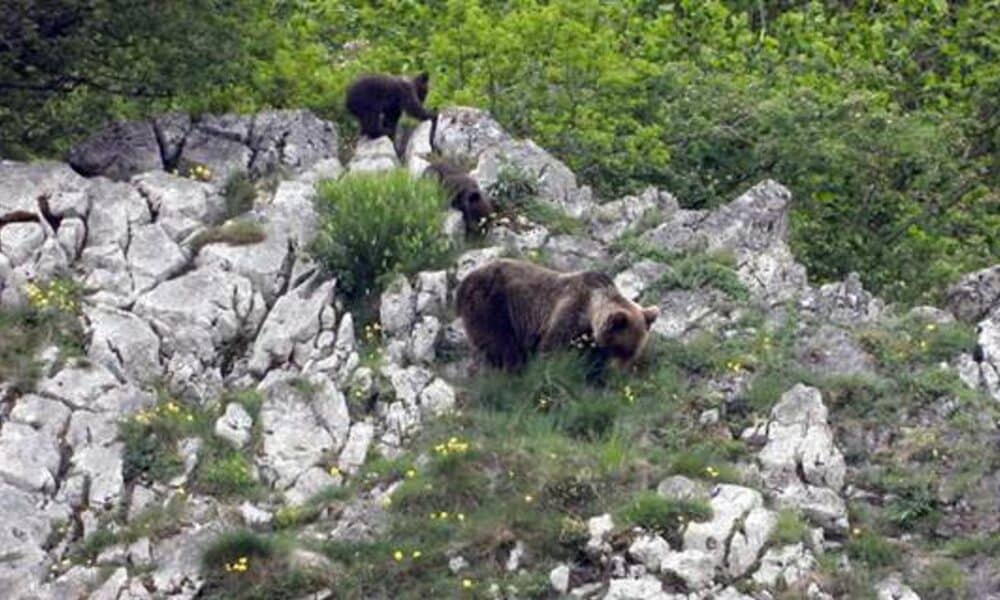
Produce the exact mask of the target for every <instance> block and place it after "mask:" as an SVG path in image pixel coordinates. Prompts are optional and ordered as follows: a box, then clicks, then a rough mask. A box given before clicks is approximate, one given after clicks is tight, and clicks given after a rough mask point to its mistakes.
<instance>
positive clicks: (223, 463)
mask: <svg viewBox="0 0 1000 600" xmlns="http://www.w3.org/2000/svg"><path fill="white" fill-rule="evenodd" d="M191 487H192V490H193V491H195V492H198V493H202V494H208V495H210V496H218V497H222V498H231V497H234V496H237V497H241V498H248V497H256V496H259V495H261V493H262V491H263V489H262V487H261V484H260V482H259V481H257V479H256V478H255V477H254V475H253V465H252V463H251V462H250V459H249V458H248V457H247V455H246V453H245V451H242V450H236V449H234V448H233V447H232V446H231V445H230V444H229V443H228V442H226V441H223V440H220V439H218V438H215V437H212V438H209V439H207V440H205V441H204V444H203V446H202V449H201V453H200V456H199V458H198V466H197V468H196V469H195V471H194V474H193V484H192V486H191Z"/></svg>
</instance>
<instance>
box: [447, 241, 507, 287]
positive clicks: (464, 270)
mask: <svg viewBox="0 0 1000 600" xmlns="http://www.w3.org/2000/svg"><path fill="white" fill-rule="evenodd" d="M503 255H504V250H503V248H500V247H499V246H489V247H487V248H479V249H476V250H469V251H468V252H466V253H464V254H462V255H461V256H459V257H458V260H457V261H456V263H455V280H456V282H461V281H462V280H463V279H465V278H466V276H467V275H468V274H469V273H471V272H473V271H475V270H476V269H478V268H479V267H482V266H484V265H486V264H488V263H491V262H493V261H494V260H497V259H498V258H501V257H503Z"/></svg>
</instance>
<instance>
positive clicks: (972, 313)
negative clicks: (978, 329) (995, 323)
mask: <svg viewBox="0 0 1000 600" xmlns="http://www.w3.org/2000/svg"><path fill="white" fill-rule="evenodd" d="M947 293H948V299H947V308H948V310H950V311H951V312H952V313H954V315H955V316H956V317H958V318H959V319H962V320H963V321H966V322H968V323H975V322H977V321H979V320H981V319H984V318H986V316H987V315H990V314H992V313H996V312H997V309H1000V264H998V265H993V266H992V267H989V268H986V269H982V270H979V271H975V272H973V273H968V274H967V275H964V276H963V277H961V278H960V279H959V280H958V281H957V282H955V283H954V284H952V285H951V286H950V287H949V288H948V292H947Z"/></svg>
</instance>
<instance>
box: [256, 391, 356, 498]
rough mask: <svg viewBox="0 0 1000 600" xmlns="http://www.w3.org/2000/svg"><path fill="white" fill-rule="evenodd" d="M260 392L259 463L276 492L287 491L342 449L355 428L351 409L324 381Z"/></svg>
mask: <svg viewBox="0 0 1000 600" xmlns="http://www.w3.org/2000/svg"><path fill="white" fill-rule="evenodd" d="M261 391H262V392H263V393H264V396H265V397H264V402H263V405H262V406H261V409H260V425H261V434H262V438H263V439H262V444H261V455H260V457H259V464H260V465H261V469H262V474H263V475H264V477H265V479H266V480H267V481H268V482H269V483H270V484H271V485H272V486H273V487H275V488H277V489H286V488H288V487H291V486H292V485H293V484H295V483H296V480H297V479H298V478H299V476H300V475H301V474H302V473H304V472H306V471H307V470H309V469H310V467H313V466H318V465H320V464H321V463H322V461H323V459H324V457H326V456H327V455H329V454H330V453H333V452H337V451H339V450H340V448H341V447H342V446H343V443H344V441H345V440H346V437H347V431H348V428H349V427H350V421H349V418H348V416H347V405H346V402H345V400H344V397H343V395H342V394H341V393H340V392H339V391H338V390H337V389H336V388H335V387H334V386H333V385H332V384H331V383H330V382H329V380H327V379H325V378H322V377H314V378H312V379H310V380H305V381H303V380H300V379H294V378H284V379H279V380H277V381H274V382H271V383H270V384H268V385H267V386H266V387H264V389H262V390H261Z"/></svg>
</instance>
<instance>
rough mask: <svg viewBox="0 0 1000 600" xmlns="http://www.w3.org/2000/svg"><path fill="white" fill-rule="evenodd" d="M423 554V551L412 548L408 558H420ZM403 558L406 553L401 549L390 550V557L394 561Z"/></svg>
mask: <svg viewBox="0 0 1000 600" xmlns="http://www.w3.org/2000/svg"><path fill="white" fill-rule="evenodd" d="M423 555H424V553H423V552H421V551H420V550H414V551H413V552H411V553H410V558H412V559H413V560H416V559H418V558H420V557H421V556H423ZM404 558H406V553H405V552H403V551H402V550H394V551H393V552H392V559H393V560H394V561H396V562H402V560H403V559H404Z"/></svg>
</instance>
